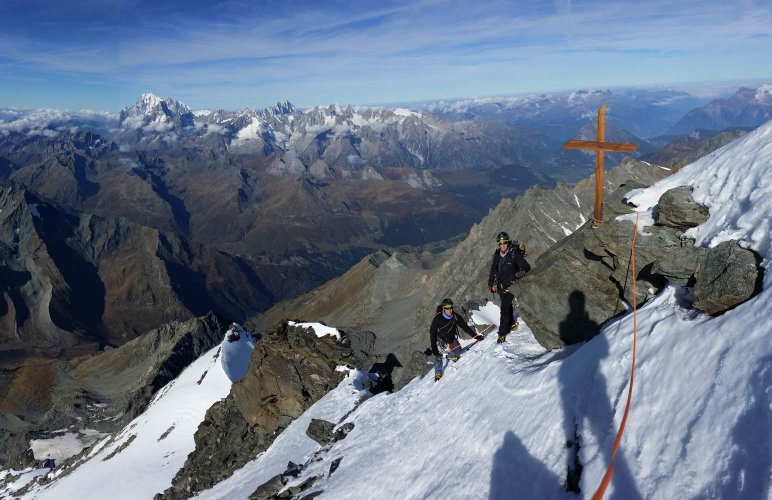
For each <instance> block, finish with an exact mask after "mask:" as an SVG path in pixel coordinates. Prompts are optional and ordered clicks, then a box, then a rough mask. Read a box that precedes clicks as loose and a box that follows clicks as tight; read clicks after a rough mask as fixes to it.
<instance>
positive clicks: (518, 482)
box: [489, 431, 563, 500]
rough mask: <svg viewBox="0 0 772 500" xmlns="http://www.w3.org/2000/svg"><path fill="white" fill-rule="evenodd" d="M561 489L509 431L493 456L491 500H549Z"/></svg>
mask: <svg viewBox="0 0 772 500" xmlns="http://www.w3.org/2000/svg"><path fill="white" fill-rule="evenodd" d="M562 487H563V485H562V483H561V480H560V478H559V477H558V476H557V475H555V473H554V472H552V471H551V470H549V468H547V466H546V465H544V464H543V463H542V462H541V461H539V460H537V459H536V458H534V457H532V456H531V454H530V453H528V450H527V449H526V447H525V446H523V443H522V442H521V441H520V439H518V438H517V436H515V434H514V433H513V432H512V431H509V432H507V433H506V434H505V435H504V442H503V443H501V447H500V448H499V449H498V450H496V453H495V454H494V455H493V467H492V468H491V490H490V497H489V498H490V500H505V499H512V498H551V497H554V496H555V495H554V492H556V491H560V490H561V489H562Z"/></svg>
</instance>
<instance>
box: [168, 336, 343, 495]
mask: <svg viewBox="0 0 772 500" xmlns="http://www.w3.org/2000/svg"><path fill="white" fill-rule="evenodd" d="M267 333H268V334H267V335H266V336H264V337H263V340H262V341H261V342H258V343H257V344H256V345H255V348H254V350H253V351H252V359H251V361H250V365H249V370H248V372H247V374H246V376H244V378H243V379H241V380H240V381H239V382H237V383H235V384H233V387H232V388H231V392H230V394H229V395H228V397H227V398H225V399H224V400H223V401H221V402H220V403H217V404H215V405H214V406H213V407H212V408H211V409H210V410H209V411H208V412H207V415H206V417H205V419H204V422H202V424H201V425H200V426H199V428H198V431H196V434H195V437H194V439H195V442H196V449H195V451H194V452H193V453H191V454H190V455H189V456H188V459H187V461H186V462H185V466H184V467H183V468H182V469H181V470H180V471H179V472H178V473H177V475H176V477H175V478H174V481H173V483H172V484H173V486H172V487H170V488H169V489H167V490H166V491H165V492H164V493H163V494H159V495H157V496H156V498H171V499H176V498H187V497H190V496H191V495H193V494H194V493H195V492H197V491H201V490H203V489H206V488H208V487H211V486H212V485H214V484H215V483H217V482H219V481H221V480H223V479H224V478H226V477H228V476H230V475H231V474H232V473H233V471H234V470H236V469H237V468H239V467H241V466H242V465H244V464H245V463H247V462H248V461H249V460H252V459H254V457H255V456H256V455H257V454H258V453H260V452H261V451H263V450H265V449H267V448H268V446H270V444H271V443H272V442H273V440H274V438H275V437H276V436H277V435H279V433H280V432H281V431H282V430H283V429H284V428H286V427H287V426H288V425H289V424H290V423H291V422H292V421H293V420H294V419H295V418H297V417H299V416H300V415H301V414H302V413H303V412H304V411H305V410H306V409H307V408H308V407H310V406H311V405H312V404H313V403H315V402H316V401H318V400H319V399H320V398H321V397H322V396H324V395H325V394H327V392H329V391H330V390H331V389H333V388H334V387H335V386H336V385H337V384H338V382H339V381H340V380H341V379H342V378H343V373H342V372H339V371H336V369H335V368H336V366H338V365H341V364H347V363H350V362H351V361H352V358H353V356H352V352H351V349H350V348H349V347H348V346H347V345H346V343H345V342H340V341H338V340H337V339H335V338H333V337H331V336H326V337H321V338H319V337H317V336H316V335H315V334H314V333H313V332H312V331H311V329H303V328H300V327H297V326H289V325H288V324H286V323H285V324H283V325H282V326H281V327H280V328H279V329H278V330H277V331H275V332H267Z"/></svg>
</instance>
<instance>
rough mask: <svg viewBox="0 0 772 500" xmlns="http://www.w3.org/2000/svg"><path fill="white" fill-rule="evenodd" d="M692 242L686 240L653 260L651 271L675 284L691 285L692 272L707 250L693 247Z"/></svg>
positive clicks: (692, 283)
mask: <svg viewBox="0 0 772 500" xmlns="http://www.w3.org/2000/svg"><path fill="white" fill-rule="evenodd" d="M693 244H694V242H686V243H685V244H684V245H683V246H682V247H681V248H679V249H677V250H676V249H673V251H671V252H667V253H666V254H665V255H664V256H662V257H661V258H660V259H658V260H657V261H656V262H654V266H653V267H652V268H651V273H652V274H654V275H657V276H661V277H663V278H665V279H666V280H668V281H669V282H671V283H673V284H676V285H680V286H693V285H694V279H695V278H694V273H695V272H696V271H697V268H698V267H699V265H700V262H702V260H703V259H704V258H705V255H706V254H707V252H708V250H707V249H706V248H701V247H695V246H693Z"/></svg>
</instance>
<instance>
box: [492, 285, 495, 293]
mask: <svg viewBox="0 0 772 500" xmlns="http://www.w3.org/2000/svg"><path fill="white" fill-rule="evenodd" d="M491 293H496V285H491Z"/></svg>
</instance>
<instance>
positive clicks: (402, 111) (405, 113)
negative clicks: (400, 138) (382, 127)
mask: <svg viewBox="0 0 772 500" xmlns="http://www.w3.org/2000/svg"><path fill="white" fill-rule="evenodd" d="M393 113H394V114H395V115H397V116H403V117H408V116H415V117H417V118H421V113H416V112H415V111H410V110H409V109H406V108H395V109H394V111H393Z"/></svg>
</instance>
